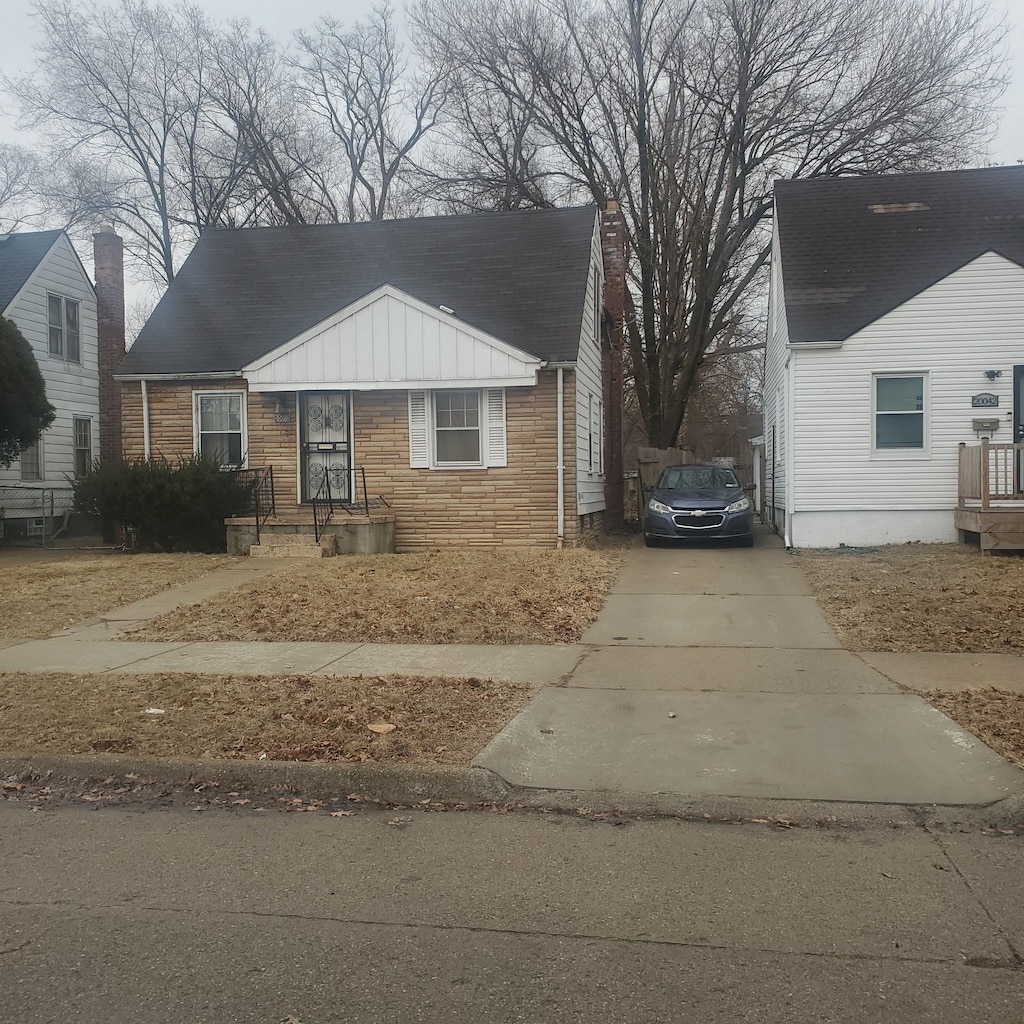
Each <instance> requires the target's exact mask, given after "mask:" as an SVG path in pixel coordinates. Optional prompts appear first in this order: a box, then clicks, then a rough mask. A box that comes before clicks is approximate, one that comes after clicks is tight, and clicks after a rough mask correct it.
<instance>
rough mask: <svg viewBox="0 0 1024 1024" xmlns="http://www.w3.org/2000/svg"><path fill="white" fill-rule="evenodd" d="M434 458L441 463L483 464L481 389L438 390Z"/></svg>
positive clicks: (435, 396)
mask: <svg viewBox="0 0 1024 1024" xmlns="http://www.w3.org/2000/svg"><path fill="white" fill-rule="evenodd" d="M433 397H434V462H435V463H436V464H437V465H438V466H479V465H481V461H482V460H481V457H480V451H481V449H480V392H479V391H435V392H434V393H433Z"/></svg>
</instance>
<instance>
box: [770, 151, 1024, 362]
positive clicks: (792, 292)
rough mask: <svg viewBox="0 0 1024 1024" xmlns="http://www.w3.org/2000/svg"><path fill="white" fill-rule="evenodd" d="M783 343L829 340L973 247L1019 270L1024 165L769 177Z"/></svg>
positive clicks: (955, 263) (967, 257)
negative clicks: (772, 182) (796, 178)
mask: <svg viewBox="0 0 1024 1024" xmlns="http://www.w3.org/2000/svg"><path fill="white" fill-rule="evenodd" d="M775 216H776V227H777V231H778V240H779V252H780V254H781V259H782V281H783V295H784V298H785V304H786V317H787V321H788V325H789V340H790V342H791V343H794V344H799V343H801V342H829V341H831V342H837V341H842V340H843V339H845V338H848V337H849V336H850V335H851V334H854V333H855V332H857V331H859V330H861V328H863V327H866V326H867V325H868V324H870V323H873V322H874V321H875V320H877V319H878V318H879V317H881V316H884V315H885V314H886V313H889V312H891V311H892V310H894V309H896V307H898V306H901V305H903V303H905V302H906V301H908V300H909V299H911V298H913V297H914V296H915V295H917V294H919V293H920V292H922V291H924V290H925V289H926V288H929V287H931V286H932V285H933V284H935V283H936V282H938V281H941V280H942V279H943V278H944V277H947V276H948V275H949V274H951V273H953V271H955V270H958V269H960V268H961V267H963V266H965V265H966V264H967V263H970V262H971V261H972V260H973V259H976V258H977V257H978V256H980V255H981V254H982V253H985V252H996V253H998V254H999V255H1000V256H1003V257H1005V258H1006V259H1008V260H1011V261H1012V262H1014V263H1017V264H1019V265H1021V266H1024V167H987V168H981V169H977V170H964V171H937V172H931V173H920V174H893V175H879V176H876V177H863V178H815V179H811V180H807V181H777V182H776V183H775Z"/></svg>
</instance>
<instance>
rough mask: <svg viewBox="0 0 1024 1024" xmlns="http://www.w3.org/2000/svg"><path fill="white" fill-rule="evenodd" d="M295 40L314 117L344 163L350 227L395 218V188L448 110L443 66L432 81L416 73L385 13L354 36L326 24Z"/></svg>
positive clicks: (389, 15) (431, 76)
mask: <svg viewBox="0 0 1024 1024" xmlns="http://www.w3.org/2000/svg"><path fill="white" fill-rule="evenodd" d="M297 39H298V42H299V45H300V47H301V49H302V62H301V67H302V70H303V73H304V76H305V81H306V84H307V86H308V88H309V95H310V97H311V99H312V102H313V105H314V109H315V110H316V111H317V112H318V114H319V115H320V116H321V117H322V118H323V119H324V123H325V124H326V125H327V126H328V127H329V129H330V131H331V133H332V134H333V136H334V138H335V139H336V141H337V143H338V145H339V147H340V149H341V152H342V153H343V155H344V158H345V161H346V165H347V181H346V182H345V183H344V198H343V201H342V204H341V205H342V209H343V211H344V212H345V214H346V216H347V219H348V220H382V219H384V218H385V217H387V216H393V215H394V213H395V211H396V208H397V207H398V206H399V205H400V203H399V200H398V196H397V194H396V186H397V185H398V184H399V182H400V179H401V176H402V174H403V173H404V172H406V171H407V170H408V168H409V165H410V159H411V154H412V152H413V150H414V149H415V147H416V146H417V145H418V144H419V143H420V142H421V140H422V139H423V138H424V137H425V136H426V135H427V134H428V133H429V132H430V130H431V129H432V128H433V126H434V123H435V119H436V117H437V114H438V110H439V108H440V107H441V105H442V104H443V103H444V99H445V93H446V81H447V77H448V69H447V66H446V65H445V62H444V60H443V59H440V60H438V61H436V62H435V64H434V66H433V70H432V71H431V72H430V73H427V74H419V73H412V72H410V70H409V67H408V64H407V62H406V61H405V59H404V56H403V51H402V47H401V46H400V44H399V42H398V40H397V38H396V34H395V28H394V24H393V20H392V12H391V9H390V7H388V6H386V5H384V6H379V7H377V8H375V9H374V12H373V14H372V15H371V16H370V17H369V18H368V19H367V20H365V21H361V22H356V24H355V25H354V26H353V27H352V28H351V29H348V30H345V29H343V28H342V26H341V25H339V24H338V22H336V21H334V20H333V19H331V18H326V17H325V18H321V19H320V21H319V23H318V24H317V29H316V31H315V32H314V33H310V32H299V33H297Z"/></svg>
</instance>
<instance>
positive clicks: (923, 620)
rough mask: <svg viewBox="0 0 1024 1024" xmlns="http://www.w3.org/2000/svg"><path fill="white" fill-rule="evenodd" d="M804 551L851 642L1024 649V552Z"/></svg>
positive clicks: (841, 632) (909, 547) (817, 587)
mask: <svg viewBox="0 0 1024 1024" xmlns="http://www.w3.org/2000/svg"><path fill="white" fill-rule="evenodd" d="M798 557H799V564H800V566H801V567H802V568H803V570H804V573H805V575H806V576H807V578H808V580H809V581H810V583H811V586H812V587H813V589H814V593H815V596H816V597H817V598H818V601H819V602H820V603H821V606H822V609H823V610H824V612H825V616H826V617H827V618H828V620H829V622H830V624H831V625H832V628H833V629H834V630H835V631H836V634H837V635H838V637H839V639H840V641H841V642H842V644H843V646H844V647H846V648H848V649H849V650H852V651H940V652H989V653H1004V654H1011V653H1013V654H1021V653H1024V557H1021V556H1018V555H993V556H983V555H982V554H981V553H980V552H979V551H978V550H977V549H974V548H968V547H964V546H962V545H957V544H905V545H900V546H894V547H881V548H877V549H868V550H866V551H860V550H859V549H856V548H853V549H849V550H848V551H846V552H843V551H842V550H840V551H839V552H836V551H804V552H801V553H800V555H799V556H798Z"/></svg>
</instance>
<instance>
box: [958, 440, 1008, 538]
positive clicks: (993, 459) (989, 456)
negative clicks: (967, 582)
mask: <svg viewBox="0 0 1024 1024" xmlns="http://www.w3.org/2000/svg"><path fill="white" fill-rule="evenodd" d="M957 490H958V494H957V507H956V511H955V512H954V513H953V524H954V526H955V527H956V529H957V530H958V531H959V532H960V534H961V540H962V539H964V538H963V534H964V533H976V534H977V535H978V536H979V537H980V538H981V550H982V551H984V552H989V551H1024V444H992V442H990V441H989V440H987V439H983V440H982V442H981V443H980V444H977V445H967V444H962V445H960V463H959V474H958V487H957Z"/></svg>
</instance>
